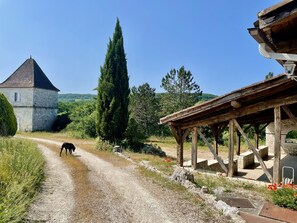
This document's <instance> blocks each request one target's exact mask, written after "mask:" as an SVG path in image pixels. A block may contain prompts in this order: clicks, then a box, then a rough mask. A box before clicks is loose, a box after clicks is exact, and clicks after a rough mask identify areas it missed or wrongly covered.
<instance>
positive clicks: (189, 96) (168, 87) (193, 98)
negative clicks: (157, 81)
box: [161, 66, 202, 114]
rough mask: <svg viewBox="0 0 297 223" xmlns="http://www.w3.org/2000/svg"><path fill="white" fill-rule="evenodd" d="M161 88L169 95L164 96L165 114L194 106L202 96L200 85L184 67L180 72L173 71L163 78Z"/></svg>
mask: <svg viewBox="0 0 297 223" xmlns="http://www.w3.org/2000/svg"><path fill="white" fill-rule="evenodd" d="M161 87H162V88H164V90H165V91H166V92H167V93H168V94H165V95H164V97H163V100H162V105H163V112H164V113H165V114H170V113H173V112H176V111H179V110H181V109H184V108H187V107H190V106H193V105H194V104H195V103H196V102H197V101H198V99H199V96H200V95H201V94H202V91H201V90H200V87H199V85H198V84H196V83H195V81H194V77H193V75H192V73H191V71H187V70H185V67H184V66H182V67H181V68H180V69H179V70H176V69H171V70H170V72H169V73H167V74H166V76H165V77H163V78H162V84H161Z"/></svg>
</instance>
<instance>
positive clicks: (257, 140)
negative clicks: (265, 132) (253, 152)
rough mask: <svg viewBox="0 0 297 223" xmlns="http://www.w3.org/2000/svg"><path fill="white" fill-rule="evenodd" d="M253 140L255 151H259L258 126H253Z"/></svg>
mask: <svg viewBox="0 0 297 223" xmlns="http://www.w3.org/2000/svg"><path fill="white" fill-rule="evenodd" d="M254 129H255V132H254V140H255V145H256V149H259V133H260V132H259V124H255V125H254Z"/></svg>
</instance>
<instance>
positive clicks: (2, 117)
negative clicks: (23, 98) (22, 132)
mask: <svg viewBox="0 0 297 223" xmlns="http://www.w3.org/2000/svg"><path fill="white" fill-rule="evenodd" d="M16 131H17V120H16V117H15V114H14V111H13V108H12V106H11V104H10V103H9V102H8V100H7V99H6V97H5V96H4V95H3V94H1V93H0V136H13V135H15V133H16Z"/></svg>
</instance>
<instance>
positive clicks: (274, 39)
mask: <svg viewBox="0 0 297 223" xmlns="http://www.w3.org/2000/svg"><path fill="white" fill-rule="evenodd" d="M248 30H249V33H250V35H251V36H252V37H253V38H254V39H255V40H256V41H257V42H258V43H259V44H261V43H265V44H266V50H267V51H270V52H275V53H287V54H297V1H294V0H285V1H282V2H281V3H279V4H277V5H274V6H272V7H269V8H267V9H264V10H262V11H261V12H259V13H258V20H257V21H255V22H254V27H253V28H250V29H248ZM277 61H278V62H279V63H280V64H281V65H284V63H285V61H284V60H277Z"/></svg>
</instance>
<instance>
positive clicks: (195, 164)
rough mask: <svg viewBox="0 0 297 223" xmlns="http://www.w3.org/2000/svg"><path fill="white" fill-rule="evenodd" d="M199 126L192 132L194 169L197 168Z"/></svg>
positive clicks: (192, 162) (192, 163) (192, 161)
mask: <svg viewBox="0 0 297 223" xmlns="http://www.w3.org/2000/svg"><path fill="white" fill-rule="evenodd" d="M197 138H198V132H197V127H194V128H193V132H192V148H191V165H192V168H193V169H194V170H196V169H197Z"/></svg>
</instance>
